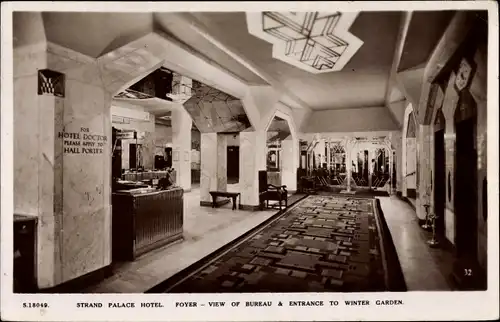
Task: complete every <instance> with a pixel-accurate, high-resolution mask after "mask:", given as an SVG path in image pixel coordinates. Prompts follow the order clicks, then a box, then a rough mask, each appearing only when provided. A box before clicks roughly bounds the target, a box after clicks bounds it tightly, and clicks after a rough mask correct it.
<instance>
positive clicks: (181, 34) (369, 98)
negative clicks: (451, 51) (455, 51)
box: [14, 11, 453, 129]
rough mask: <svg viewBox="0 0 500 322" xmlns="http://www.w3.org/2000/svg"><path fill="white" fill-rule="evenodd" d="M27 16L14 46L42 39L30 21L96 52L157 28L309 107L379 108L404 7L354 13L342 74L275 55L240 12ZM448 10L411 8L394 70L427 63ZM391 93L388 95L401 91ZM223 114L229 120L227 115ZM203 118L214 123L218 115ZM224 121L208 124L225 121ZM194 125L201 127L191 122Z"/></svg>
mask: <svg viewBox="0 0 500 322" xmlns="http://www.w3.org/2000/svg"><path fill="white" fill-rule="evenodd" d="M28 15H29V14H27V13H15V14H14V46H21V45H23V44H27V43H30V42H33V41H35V40H39V39H40V38H43V36H44V35H38V34H36V35H35V34H32V33H31V34H30V33H26V32H24V33H23V32H22V29H23V28H24V29H26V28H28V27H26V26H28V25H32V26H42V25H43V28H41V29H43V30H44V31H45V37H46V39H47V40H48V41H51V42H53V43H56V44H59V45H61V46H64V47H67V48H70V49H73V50H75V51H78V52H81V53H84V54H86V55H88V56H91V57H100V56H102V55H103V54H105V53H108V52H110V51H112V50H114V49H116V48H119V47H121V46H123V45H125V44H127V43H129V42H130V41H132V40H135V39H138V38H139V37H141V36H144V35H146V34H148V33H150V32H152V31H156V32H160V33H163V34H165V35H167V36H168V37H171V38H173V39H175V40H177V41H178V42H181V43H182V44H183V45H185V46H186V47H187V48H190V49H191V50H192V51H195V52H197V55H199V56H202V57H204V58H205V59H206V60H208V61H209V62H210V63H211V64H213V65H215V66H219V67H221V68H222V69H224V70H225V71H227V72H228V73H230V74H232V75H235V76H237V77H238V78H239V79H241V80H243V81H244V82H245V83H247V84H249V85H266V84H270V85H272V86H277V85H279V86H282V88H284V89H285V90H286V91H287V92H288V93H289V94H290V93H291V94H293V95H294V96H295V97H296V98H297V99H298V100H299V101H301V102H304V103H305V104H306V105H307V106H309V107H310V108H311V109H313V110H325V109H351V108H360V107H377V106H385V105H386V104H385V103H386V92H387V88H388V82H389V75H390V73H391V68H392V64H393V62H394V56H395V52H396V50H395V49H396V46H397V42H398V38H399V33H400V31H401V26H402V23H403V20H404V19H403V18H404V13H403V12H396V11H393V12H382V11H376V12H360V13H359V14H358V16H357V17H356V19H355V20H354V22H353V23H352V25H351V26H350V28H349V33H351V34H352V35H354V36H355V37H357V38H359V39H360V40H361V41H362V42H363V44H362V45H361V47H360V48H359V50H358V51H357V52H355V54H354V55H353V57H352V58H351V59H350V60H349V61H348V63H347V64H346V65H345V66H344V68H343V69H342V70H341V71H335V72H327V73H320V74H314V73H309V72H307V71H304V70H302V69H300V68H297V67H295V66H293V65H290V64H288V63H285V62H283V61H281V60H279V59H275V58H273V55H272V48H273V46H272V44H271V43H269V42H267V41H265V40H262V39H260V38H257V37H255V36H253V35H251V34H250V33H249V31H248V26H247V17H246V14H245V13H244V12H171V13H151V12H149V13H111V12H108V13H96V12H43V13H42V14H41V18H42V19H40V18H36V19H38V20H36V21H35V20H33V19H31V20H30V19H28ZM39 15H40V14H39ZM452 15H453V12H448V11H435V12H433V11H426V12H413V13H412V20H411V22H410V25H409V28H408V33H407V36H406V38H405V43H404V49H403V53H402V56H401V59H400V63H399V66H398V71H404V70H409V69H410V70H411V69H414V68H415V67H420V68H421V66H423V65H425V63H426V62H427V60H428V59H429V56H430V54H431V53H432V50H433V48H434V47H435V46H436V44H437V42H438V41H439V39H440V38H441V36H442V34H443V32H444V30H445V29H446V27H447V25H448V23H449V21H450V19H451V17H452ZM193 26H196V27H197V28H193ZM198 27H199V28H198ZM31 29H33V28H31V27H29V30H31ZM35 29H37V28H34V29H33V30H35ZM38 29H40V28H38ZM16 30H19V32H16ZM200 30H202V31H203V32H204V33H200ZM214 40H215V41H214ZM228 49H229V50H228ZM389 92H390V94H391V95H389V96H394V95H392V94H394V93H396V94H401V93H399V92H398V91H389ZM396 96H398V95H396ZM399 96H401V95H399ZM194 100H195V98H193V99H192V100H191V102H189V104H190V107H189V108H191V112H192V113H195V114H194V115H196V113H198V112H196V109H197V110H198V111H199V110H200V109H199V107H196V105H200V102H197V103H195V101H194ZM161 104H163V103H161ZM161 104H160V103H159V102H156V101H155V102H150V107H149V108H150V109H151V110H153V111H156V110H157V107H158V106H160V105H161ZM201 104H202V105H207V107H205V108H206V109H208V110H211V111H212V110H213V109H214V108H215V109H216V110H217V111H218V110H219V109H226V107H224V106H222V105H221V106H219V107H217V106H216V105H218V104H219V105H220V104H221V102H220V101H216V102H212V103H209V102H205V101H202V102H201ZM230 104H231V109H233V107H234V110H235V111H236V112H230V113H229V114H231V116H232V117H236V118H237V119H238V117H237V116H235V115H244V111H243V108H242V106H241V102H240V101H239V100H236V101H234V102H232V103H230ZM209 105H213V106H211V107H210V106H209ZM194 107H196V109H195V108H194ZM189 108H188V109H189ZM159 110H161V108H160V107H158V114H161V112H160V111H159ZM241 111H243V114H241V113H240V112H241ZM221 113H222V114H224V113H223V112H221ZM198 114H200V113H198ZM209 114H210V113H209ZM229 114H228V115H227V119H231V118H230V116H229ZM224 115H225V114H224ZM198 116H199V115H198ZM219 116H220V115H219ZM224 117H226V116H224ZM245 117H246V116H245ZM209 118H211V119H212V120H213V122H215V121H214V120H216V119H217V118H215V119H214V118H212V117H209ZM239 118H240V119H238V120H237V121H236V123H235V124H233V125H234V126H233V125H232V126H229V127H227V126H226V127H224V128H233V127H236V128H238V129H239V128H243V127H245V126H246V125H245V124H246V121H245V120H243V118H242V116H239ZM232 120H235V119H234V118H233V119H232ZM195 123H197V122H196V121H195ZM223 123H224V122H222V123H217V122H215V123H214V124H212V125H216V126H223ZM197 126H198V127H200V126H201V125H200V124H198V123H197Z"/></svg>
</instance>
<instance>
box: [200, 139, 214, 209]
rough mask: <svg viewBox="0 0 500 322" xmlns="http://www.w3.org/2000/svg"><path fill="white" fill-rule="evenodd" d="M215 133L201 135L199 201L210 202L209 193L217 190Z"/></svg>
mask: <svg viewBox="0 0 500 322" xmlns="http://www.w3.org/2000/svg"><path fill="white" fill-rule="evenodd" d="M216 151H217V133H201V177H200V201H205V202H210V201H212V198H211V197H210V193H209V191H211V190H217V158H216V155H215V152H216Z"/></svg>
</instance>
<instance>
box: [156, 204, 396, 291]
mask: <svg viewBox="0 0 500 322" xmlns="http://www.w3.org/2000/svg"><path fill="white" fill-rule="evenodd" d="M378 215H379V214H378V211H377V207H376V205H375V199H372V198H357V197H340V196H325V195H314V196H308V197H307V198H305V199H304V200H302V201H300V202H298V203H297V204H296V205H295V206H293V207H291V208H290V209H288V210H287V211H285V212H283V213H282V214H281V215H278V216H277V217H276V218H275V219H274V221H272V222H270V223H269V224H268V225H266V226H265V227H262V228H260V229H258V230H257V231H256V232H254V233H253V234H251V235H249V236H248V237H247V238H246V239H244V240H243V241H241V242H239V243H237V244H236V245H233V246H232V247H230V248H229V249H228V250H226V251H225V252H224V253H222V255H220V256H218V257H216V258H213V259H212V260H211V261H209V262H208V263H206V264H205V265H203V266H202V267H201V268H199V269H196V270H193V271H191V272H189V273H188V274H187V275H184V277H183V278H182V279H176V280H175V279H174V280H173V281H171V282H170V283H169V281H168V280H167V281H166V282H164V283H163V286H164V289H163V290H162V291H163V292H168V293H185V292H189V293H191V292H196V293H204V292H210V293H215V292H336V291H337V292H370V291H386V290H387V279H386V278H385V276H386V272H387V271H386V269H385V267H386V266H387V265H386V263H385V257H384V256H382V255H383V246H381V243H380V236H381V235H380V231H381V229H384V228H383V226H382V228H380V226H381V225H380V224H379V222H380V221H378V220H377V216H378Z"/></svg>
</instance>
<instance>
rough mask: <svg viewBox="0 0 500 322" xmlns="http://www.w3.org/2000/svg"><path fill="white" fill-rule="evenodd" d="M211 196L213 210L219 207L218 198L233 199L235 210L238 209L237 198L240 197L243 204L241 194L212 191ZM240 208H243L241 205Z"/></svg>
mask: <svg viewBox="0 0 500 322" xmlns="http://www.w3.org/2000/svg"><path fill="white" fill-rule="evenodd" d="M210 195H211V196H212V208H215V207H216V205H217V197H226V198H231V199H232V200H233V210H235V209H236V198H238V197H240V203H241V196H240V193H239V192H226V191H210ZM238 208H241V205H239V207H238Z"/></svg>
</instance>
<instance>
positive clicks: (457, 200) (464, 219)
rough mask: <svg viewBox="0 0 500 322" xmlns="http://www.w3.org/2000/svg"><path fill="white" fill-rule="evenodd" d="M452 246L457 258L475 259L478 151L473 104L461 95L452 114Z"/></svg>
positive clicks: (471, 99) (474, 105)
mask: <svg viewBox="0 0 500 322" xmlns="http://www.w3.org/2000/svg"><path fill="white" fill-rule="evenodd" d="M454 120H455V131H456V141H455V180H454V181H455V182H454V183H455V184H454V186H455V189H454V208H455V245H456V249H457V255H458V257H459V258H465V259H470V260H472V261H475V260H476V258H477V243H478V241H477V239H478V236H477V227H478V218H477V194H478V189H477V150H476V144H475V140H476V126H477V109H476V102H475V100H474V98H473V97H472V95H471V94H470V92H469V91H468V90H464V91H462V93H461V94H460V98H459V101H458V104H457V108H456V110H455V116H454Z"/></svg>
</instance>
